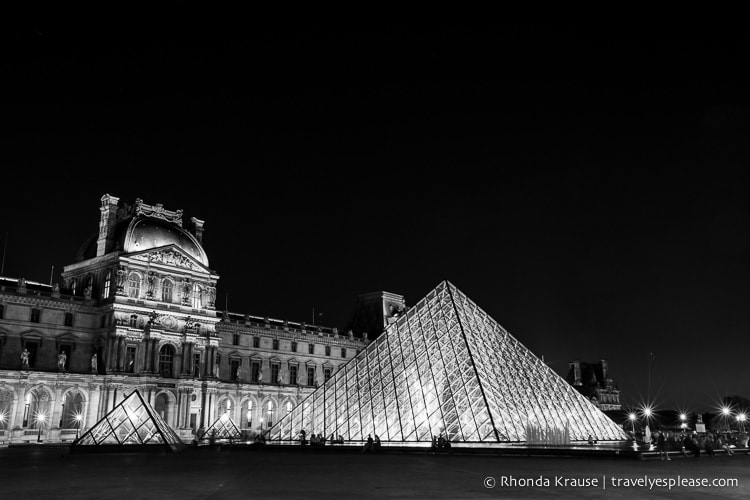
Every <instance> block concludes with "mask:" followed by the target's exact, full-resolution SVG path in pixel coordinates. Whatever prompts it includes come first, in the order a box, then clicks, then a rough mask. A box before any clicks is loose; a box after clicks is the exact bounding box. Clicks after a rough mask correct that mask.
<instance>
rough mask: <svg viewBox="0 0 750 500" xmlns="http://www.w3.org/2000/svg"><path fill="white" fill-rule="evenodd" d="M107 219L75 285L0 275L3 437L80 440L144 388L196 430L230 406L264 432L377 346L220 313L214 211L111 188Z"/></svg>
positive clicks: (68, 279)
mask: <svg viewBox="0 0 750 500" xmlns="http://www.w3.org/2000/svg"><path fill="white" fill-rule="evenodd" d="M99 220H100V222H99V229H98V231H97V232H96V233H95V234H93V235H92V236H91V238H90V239H89V240H88V241H86V242H85V243H84V244H83V246H82V247H81V249H80V251H79V252H78V255H77V256H76V259H75V262H74V263H73V264H70V265H68V266H65V268H64V269H63V272H62V279H63V283H62V286H59V285H57V284H55V285H54V286H50V285H47V284H42V283H36V282H32V281H27V280H25V279H23V278H18V279H16V278H3V277H0V444H3V443H23V442H31V441H34V442H36V441H42V442H71V441H73V440H74V439H75V436H76V435H79V434H82V433H85V431H86V430H88V429H90V428H91V427H93V426H94V425H95V424H96V423H97V422H98V421H100V420H101V419H102V418H103V417H104V416H105V415H107V414H108V413H109V412H110V411H112V410H113V409H114V408H115V407H117V405H118V404H120V403H121V402H122V401H123V400H124V398H126V397H127V396H129V395H130V394H132V393H133V390H135V389H137V390H138V391H139V393H140V394H141V395H142V396H143V398H144V400H145V401H146V402H147V403H148V404H149V405H150V406H151V407H153V408H154V410H155V412H156V414H157V415H158V416H159V418H161V419H163V420H164V422H166V424H168V425H169V426H170V427H171V428H173V429H174V430H175V432H176V433H177V435H178V436H179V437H180V439H182V440H183V441H185V442H189V441H192V439H193V438H194V436H196V434H198V435H200V434H201V433H202V432H203V431H204V430H205V429H206V428H207V427H209V426H210V425H211V424H212V423H213V422H214V421H216V419H217V418H219V417H220V416H222V415H227V416H228V418H231V419H232V421H233V422H235V423H236V424H237V426H238V427H239V428H240V430H241V431H242V433H243V434H245V435H246V436H249V437H252V436H253V434H255V433H257V432H259V431H261V430H263V431H266V430H268V429H269V428H270V427H271V426H272V425H273V424H274V423H275V422H276V421H278V419H279V418H281V416H283V415H284V414H285V413H286V412H287V411H289V410H291V408H292V407H293V406H296V404H297V403H298V402H300V401H301V400H302V399H304V397H306V396H307V395H308V394H310V393H311V392H312V391H313V390H314V389H315V388H316V387H317V386H319V385H321V384H322V383H323V382H324V381H325V380H326V379H327V378H329V377H331V376H332V374H333V373H334V372H335V371H336V370H337V369H338V368H339V366H341V365H342V364H344V363H346V362H347V361H349V360H350V359H351V358H353V357H354V356H355V355H356V354H357V352H359V351H360V350H362V349H363V348H364V347H365V346H366V345H367V340H366V338H360V337H356V336H354V335H353V334H350V333H347V334H340V333H339V331H338V330H337V329H335V328H325V327H321V326H314V325H312V326H311V325H306V324H304V323H299V322H290V321H283V320H278V319H273V318H266V317H262V316H252V315H249V314H235V313H231V312H227V311H223V312H222V311H217V310H216V306H215V299H216V285H217V282H218V280H219V275H218V274H217V273H216V272H215V271H214V270H212V269H211V268H210V266H209V260H208V256H207V255H206V252H205V251H204V249H203V246H202V235H203V225H204V223H203V221H202V220H199V219H196V218H195V217H193V218H191V219H190V221H189V223H188V224H183V217H182V211H180V210H177V211H171V210H167V209H165V208H164V207H163V206H162V205H160V204H157V205H148V204H146V203H144V202H143V201H142V200H136V201H135V203H134V204H125V203H121V202H120V200H119V199H118V198H116V197H114V196H111V195H104V196H103V197H102V198H101V207H100V210H99ZM24 351H25V352H26V353H27V354H25V355H24V354H23V353H24ZM22 356H24V357H25V359H26V360H27V362H26V363H24V360H23V358H22Z"/></svg>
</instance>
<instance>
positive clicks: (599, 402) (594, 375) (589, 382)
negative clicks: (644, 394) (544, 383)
mask: <svg viewBox="0 0 750 500" xmlns="http://www.w3.org/2000/svg"><path fill="white" fill-rule="evenodd" d="M568 366H569V369H568V375H567V376H566V377H565V380H567V381H568V383H569V384H570V385H572V386H573V387H574V388H575V389H576V390H577V391H578V392H580V393H581V394H582V395H584V396H586V397H587V398H588V399H589V401H591V402H592V403H593V404H595V405H596V406H597V407H598V408H599V409H600V410H602V411H610V410H619V409H621V408H622V405H621V404H620V390H619V389H618V388H617V385H616V384H615V383H614V381H613V380H612V379H611V378H610V376H609V366H608V363H607V360H605V359H602V360H601V361H599V362H598V363H582V362H581V361H579V360H575V361H572V362H570V363H568Z"/></svg>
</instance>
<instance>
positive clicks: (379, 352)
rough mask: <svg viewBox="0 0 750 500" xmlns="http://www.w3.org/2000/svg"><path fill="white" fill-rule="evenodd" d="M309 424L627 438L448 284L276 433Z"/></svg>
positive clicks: (345, 430)
mask: <svg viewBox="0 0 750 500" xmlns="http://www.w3.org/2000/svg"><path fill="white" fill-rule="evenodd" d="M303 429H304V430H305V431H306V432H307V434H308V435H309V434H311V433H315V434H318V433H322V434H323V435H324V436H329V435H334V436H336V437H338V436H339V435H341V436H343V438H344V439H345V440H349V441H362V440H366V439H367V436H368V434H369V435H372V436H373V437H374V436H375V435H377V436H378V437H380V439H381V441H384V442H388V441H390V442H426V443H429V442H431V441H432V438H433V437H437V436H439V435H443V436H444V437H445V438H446V439H449V440H451V441H454V442H466V443H532V442H533V443H539V442H551V441H553V440H554V441H560V440H564V441H566V442H569V441H577V440H581V441H582V440H587V439H588V437H589V436H591V437H593V438H594V439H596V440H599V441H617V440H625V439H627V436H626V434H625V433H624V431H623V430H622V429H621V428H620V427H619V426H618V425H617V424H615V423H614V422H613V421H612V420H611V419H609V418H608V417H607V416H606V415H605V414H604V413H602V412H601V411H600V410H599V409H598V408H597V407H596V406H594V405H593V404H592V403H591V402H589V401H588V400H587V399H586V398H585V397H584V396H583V395H581V394H580V393H578V391H576V390H575V389H574V388H573V387H571V386H570V384H568V382H566V381H565V380H564V379H563V378H562V377H561V376H560V375H558V374H557V373H555V372H554V371H553V370H552V369H551V368H550V367H549V366H547V365H546V364H545V363H544V362H543V361H541V360H540V359H539V358H537V357H536V356H535V355H534V354H533V353H532V352H531V351H530V350H529V349H527V348H526V347H525V346H524V345H523V344H521V342H519V341H518V340H517V339H515V338H514V337H513V336H512V335H511V334H509V333H508V332H507V331H506V330H505V329H504V328H502V327H501V326H500V325H499V324H498V323H497V321H495V320H494V319H493V318H492V317H490V316H489V315H488V314H487V313H486V312H485V311H483V310H482V309H481V308H480V307H479V306H477V305H476V304H475V303H474V302H472V301H471V300H470V299H469V298H468V297H467V296H466V295H465V294H463V293H462V292H461V291H459V290H458V289H457V288H456V287H455V286H454V285H453V284H451V283H450V282H448V281H443V282H442V283H440V284H439V285H438V286H437V287H436V288H435V289H434V290H432V291H431V292H430V293H428V294H427V295H426V296H425V297H424V298H423V299H422V300H420V301H419V302H418V303H417V304H416V305H415V306H413V307H412V308H410V309H409V310H408V311H407V312H406V313H405V314H404V315H402V316H401V317H399V318H398V319H397V320H396V321H395V322H394V323H392V324H390V325H388V327H387V328H386V329H385V330H384V331H383V333H382V334H381V335H380V336H379V337H378V338H377V339H376V340H375V341H373V342H372V343H370V345H368V346H367V348H365V349H364V350H363V351H362V352H360V353H359V354H358V355H357V356H356V357H355V358H353V359H352V360H351V361H349V362H348V363H347V364H345V365H343V366H342V367H341V368H340V369H339V370H338V371H337V372H336V373H335V374H334V375H333V376H332V377H331V378H330V379H329V380H328V381H327V382H326V383H325V384H323V385H322V386H321V387H319V388H318V389H317V390H316V391H315V392H313V393H312V394H310V395H309V396H308V397H307V398H306V399H304V400H303V401H302V402H301V403H300V404H299V405H297V406H296V407H295V408H293V409H292V411H291V412H290V413H288V414H287V415H286V416H284V417H283V418H282V419H280V420H279V422H277V423H276V425H275V426H274V427H273V428H272V429H271V430H270V432H269V434H270V439H271V440H294V439H297V436H298V435H299V433H300V431H301V430H303ZM560 436H564V437H563V438H560ZM550 437H554V439H551V438H550Z"/></svg>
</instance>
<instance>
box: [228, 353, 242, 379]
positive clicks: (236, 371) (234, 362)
mask: <svg viewBox="0 0 750 500" xmlns="http://www.w3.org/2000/svg"><path fill="white" fill-rule="evenodd" d="M229 365H230V366H231V368H232V369H231V371H230V374H231V377H232V380H239V379H240V360H239V359H237V358H233V359H230V360H229Z"/></svg>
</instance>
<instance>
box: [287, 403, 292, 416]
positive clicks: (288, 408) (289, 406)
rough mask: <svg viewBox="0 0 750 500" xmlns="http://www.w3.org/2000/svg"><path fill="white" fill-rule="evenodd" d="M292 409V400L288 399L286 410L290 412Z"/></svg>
mask: <svg viewBox="0 0 750 500" xmlns="http://www.w3.org/2000/svg"><path fill="white" fill-rule="evenodd" d="M291 411H292V402H291V401H287V402H286V412H287V413H290V412H291Z"/></svg>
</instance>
